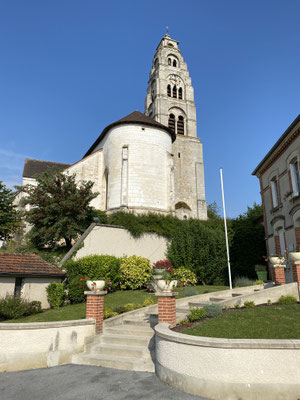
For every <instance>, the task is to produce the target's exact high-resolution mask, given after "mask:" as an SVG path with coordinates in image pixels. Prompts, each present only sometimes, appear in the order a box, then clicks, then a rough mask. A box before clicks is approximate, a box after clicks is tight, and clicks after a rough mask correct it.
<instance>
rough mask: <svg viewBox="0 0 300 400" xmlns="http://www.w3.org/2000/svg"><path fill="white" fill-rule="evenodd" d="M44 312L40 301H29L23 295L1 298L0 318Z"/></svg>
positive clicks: (19, 316) (12, 317) (13, 317)
mask: <svg viewBox="0 0 300 400" xmlns="http://www.w3.org/2000/svg"><path fill="white" fill-rule="evenodd" d="M40 312H42V307H41V302H40V301H28V300H25V299H22V298H21V297H14V296H6V297H5V298H2V299H0V319H2V320H5V319H17V318H21V317H24V316H27V315H31V314H37V313H40Z"/></svg>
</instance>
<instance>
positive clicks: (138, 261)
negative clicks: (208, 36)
mask: <svg viewBox="0 0 300 400" xmlns="http://www.w3.org/2000/svg"><path fill="white" fill-rule="evenodd" d="M120 271H121V280H120V287H121V289H133V290H135V289H141V288H144V287H146V286H147V282H149V281H150V278H151V275H152V268H151V264H150V261H149V260H148V259H147V258H143V257H138V256H131V257H126V258H123V259H122V261H121V265H120Z"/></svg>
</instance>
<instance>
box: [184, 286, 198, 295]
mask: <svg viewBox="0 0 300 400" xmlns="http://www.w3.org/2000/svg"><path fill="white" fill-rule="evenodd" d="M183 290H184V296H185V297H190V296H196V295H197V294H199V292H198V289H197V288H196V287H193V286H186V287H185V288H184V289H183Z"/></svg>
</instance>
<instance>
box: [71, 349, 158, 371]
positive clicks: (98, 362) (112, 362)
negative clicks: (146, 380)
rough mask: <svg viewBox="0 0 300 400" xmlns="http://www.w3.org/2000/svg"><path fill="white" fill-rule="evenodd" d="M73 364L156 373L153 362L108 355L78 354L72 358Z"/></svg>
mask: <svg viewBox="0 0 300 400" xmlns="http://www.w3.org/2000/svg"><path fill="white" fill-rule="evenodd" d="M72 363H73V364H83V365H95V366H99V367H107V368H116V369H123V370H127V371H147V372H154V370H155V366H154V363H153V361H152V360H141V359H138V358H135V357H120V356H112V355H107V354H85V353H83V354H76V355H74V356H73V357H72Z"/></svg>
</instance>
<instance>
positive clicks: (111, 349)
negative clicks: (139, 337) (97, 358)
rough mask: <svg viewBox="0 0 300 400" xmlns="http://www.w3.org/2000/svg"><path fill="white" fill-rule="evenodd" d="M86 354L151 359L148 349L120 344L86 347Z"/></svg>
mask: <svg viewBox="0 0 300 400" xmlns="http://www.w3.org/2000/svg"><path fill="white" fill-rule="evenodd" d="M85 353H86V354H92V355H94V354H106V355H112V356H122V357H134V358H139V359H144V360H145V359H150V358H151V357H150V352H149V349H148V347H143V346H128V345H120V344H106V343H102V344H99V343H98V344H90V345H87V346H86V351H85Z"/></svg>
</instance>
